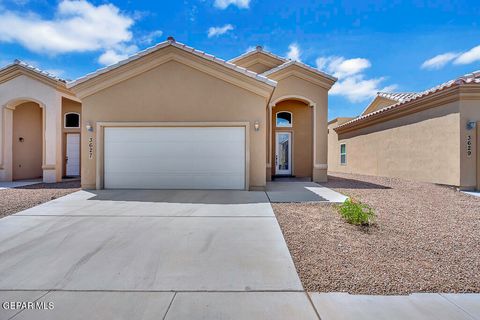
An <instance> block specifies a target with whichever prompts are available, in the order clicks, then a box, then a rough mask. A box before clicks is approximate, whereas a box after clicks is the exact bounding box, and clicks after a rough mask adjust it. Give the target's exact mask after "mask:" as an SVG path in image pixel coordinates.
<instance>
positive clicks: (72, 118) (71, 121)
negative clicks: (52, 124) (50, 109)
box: [65, 112, 80, 128]
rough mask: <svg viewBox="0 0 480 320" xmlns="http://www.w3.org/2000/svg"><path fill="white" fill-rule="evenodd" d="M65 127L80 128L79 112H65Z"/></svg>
mask: <svg viewBox="0 0 480 320" xmlns="http://www.w3.org/2000/svg"><path fill="white" fill-rule="evenodd" d="M65 128H80V114H78V113H76V112H68V113H65Z"/></svg>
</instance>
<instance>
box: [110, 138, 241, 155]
mask: <svg viewBox="0 0 480 320" xmlns="http://www.w3.org/2000/svg"><path fill="white" fill-rule="evenodd" d="M238 143H239V142H237V141H231V142H220V143H219V142H215V143H214V142H208V143H201V144H200V143H198V142H197V144H193V145H192V142H188V143H186V142H185V141H182V142H179V143H177V142H171V143H166V142H157V143H155V142H149V143H145V142H132V141H125V142H115V143H109V144H108V145H106V146H105V151H106V152H109V153H110V155H111V156H113V157H125V158H131V157H138V156H137V155H139V154H143V151H144V150H145V149H150V151H149V153H148V157H174V158H177V159H178V158H179V157H191V156H192V154H197V155H199V156H200V157H203V156H211V157H218V156H222V157H225V156H226V155H225V153H228V155H230V156H231V157H242V156H244V151H243V150H241V149H240V148H238ZM126 148H128V153H126V152H125V149H126ZM166 150H168V152H166ZM204 151H205V152H204Z"/></svg>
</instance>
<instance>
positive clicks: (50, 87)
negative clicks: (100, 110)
mask: <svg viewBox="0 0 480 320" xmlns="http://www.w3.org/2000/svg"><path fill="white" fill-rule="evenodd" d="M0 108H1V109H0V181H11V180H23V179H37V178H41V177H43V181H45V182H56V181H60V180H61V179H62V177H63V176H78V175H79V172H80V123H81V104H80V100H79V99H78V98H77V97H76V96H75V94H73V93H72V92H71V91H70V90H69V89H67V87H66V83H65V81H64V80H61V79H59V78H57V77H54V76H52V75H50V74H48V73H46V72H43V71H40V70H38V69H36V68H34V67H32V66H30V65H28V64H26V63H23V62H21V61H18V60H16V61H15V62H14V63H13V64H11V65H8V66H6V67H4V68H1V69H0Z"/></svg>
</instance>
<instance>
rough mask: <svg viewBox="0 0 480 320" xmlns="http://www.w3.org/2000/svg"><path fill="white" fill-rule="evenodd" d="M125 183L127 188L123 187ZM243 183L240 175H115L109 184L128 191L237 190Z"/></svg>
mask: <svg viewBox="0 0 480 320" xmlns="http://www.w3.org/2000/svg"><path fill="white" fill-rule="evenodd" d="M206 179H208V185H206V184H205V180H206ZM125 181H128V186H123V184H124V182H125ZM243 181H244V177H243V176H241V175H230V176H228V175H224V174H222V175H212V174H205V175H201V174H196V175H194V176H193V175H191V174H172V175H169V174H155V173H148V174H145V173H140V174H139V173H135V174H132V173H123V174H122V173H121V174H115V176H113V177H112V178H111V179H110V182H109V183H110V184H111V185H113V186H120V188H122V187H123V188H129V189H238V188H239V187H238V186H239V184H240V183H242V184H243Z"/></svg>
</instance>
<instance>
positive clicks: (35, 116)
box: [12, 102, 43, 180]
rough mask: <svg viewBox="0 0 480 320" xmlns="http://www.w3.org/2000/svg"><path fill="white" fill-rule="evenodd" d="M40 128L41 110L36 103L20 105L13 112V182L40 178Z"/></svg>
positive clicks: (41, 122) (41, 123)
mask: <svg viewBox="0 0 480 320" xmlns="http://www.w3.org/2000/svg"><path fill="white" fill-rule="evenodd" d="M42 127H43V120H42V108H40V106H39V105H38V104H37V103H34V102H26V103H22V104H20V105H18V106H17V107H16V108H15V110H14V111H13V135H12V136H13V141H12V171H13V173H12V178H13V180H22V179H37V178H40V177H41V176H42V174H43V171H42Z"/></svg>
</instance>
